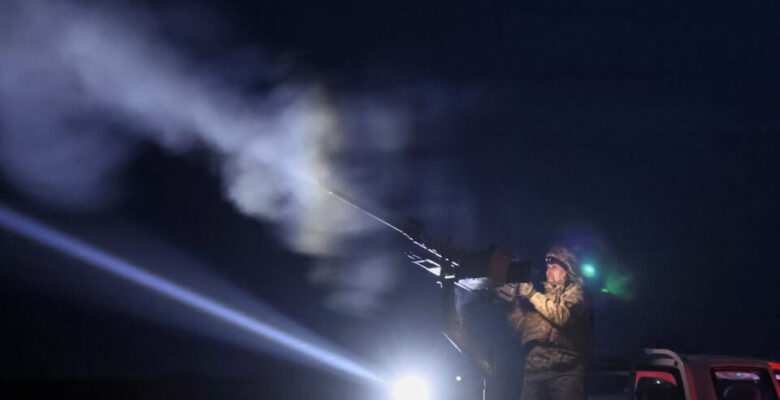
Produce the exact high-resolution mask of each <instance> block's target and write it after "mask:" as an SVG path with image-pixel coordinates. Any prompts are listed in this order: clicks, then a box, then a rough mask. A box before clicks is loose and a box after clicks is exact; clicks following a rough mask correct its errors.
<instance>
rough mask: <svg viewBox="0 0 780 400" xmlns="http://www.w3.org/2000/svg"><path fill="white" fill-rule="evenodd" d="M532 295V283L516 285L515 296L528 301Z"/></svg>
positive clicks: (533, 291) (534, 291)
mask: <svg viewBox="0 0 780 400" xmlns="http://www.w3.org/2000/svg"><path fill="white" fill-rule="evenodd" d="M534 293H536V289H534V285H533V284H532V283H528V282H523V283H519V284H518V285H517V295H518V296H520V297H525V298H526V299H530V298H531V296H533V295H534Z"/></svg>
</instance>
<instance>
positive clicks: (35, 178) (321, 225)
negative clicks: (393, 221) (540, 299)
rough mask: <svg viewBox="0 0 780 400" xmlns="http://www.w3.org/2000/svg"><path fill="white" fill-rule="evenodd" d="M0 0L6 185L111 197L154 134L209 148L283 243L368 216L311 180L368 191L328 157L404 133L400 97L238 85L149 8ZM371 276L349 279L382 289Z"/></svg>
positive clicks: (39, 194) (229, 188)
mask: <svg viewBox="0 0 780 400" xmlns="http://www.w3.org/2000/svg"><path fill="white" fill-rule="evenodd" d="M0 7H1V8H2V10H1V11H2V12H0V116H1V117H2V125H0V172H2V174H3V175H4V177H5V178H6V180H7V181H9V182H11V183H13V184H14V185H15V186H16V188H17V190H18V191H20V192H22V193H24V194H26V195H28V196H29V197H31V198H33V199H35V200H37V201H39V202H43V203H46V204H49V205H52V206H55V207H58V208H61V209H65V210H82V211H83V210H92V209H100V208H105V207H109V206H111V205H112V204H113V202H114V201H116V200H117V199H120V198H121V193H122V190H121V189H122V187H121V181H120V180H119V179H118V177H119V174H120V172H121V171H122V168H123V166H124V165H125V164H126V163H127V162H128V161H129V160H131V159H132V157H133V154H134V150H135V149H136V148H137V146H138V144H140V143H143V142H148V141H153V142H155V143H157V144H159V145H160V146H163V147H164V148H166V149H169V150H171V151H175V152H181V151H186V150H188V149H191V148H206V149H209V150H210V151H211V152H212V153H213V154H214V155H215V157H216V158H217V159H219V160H220V165H221V171H222V173H223V181H224V186H225V193H226V196H227V198H229V200H230V201H232V202H233V203H234V204H235V206H236V207H237V208H238V209H239V210H240V211H241V212H243V213H245V214H247V215H250V216H253V217H257V218H260V219H263V220H266V221H271V222H274V223H276V224H277V225H278V226H279V227H281V228H282V229H280V231H281V232H283V235H284V239H285V240H286V242H287V243H288V244H289V245H290V246H291V248H292V249H294V250H295V251H299V252H303V253H307V254H312V255H326V256H327V255H333V253H335V252H338V250H339V244H340V243H339V242H340V241H342V240H343V239H344V238H345V237H347V236H350V235H355V234H356V233H360V232H363V233H365V232H368V231H369V230H371V229H374V228H372V226H373V225H372V224H373V222H372V221H370V220H368V219H365V218H363V217H359V216H356V215H355V214H354V213H355V211H354V210H352V209H350V208H348V207H343V205H341V204H338V203H336V202H335V201H334V200H333V199H330V198H328V195H327V193H326V192H324V191H323V190H321V189H320V188H318V187H317V186H316V185H314V184H312V182H313V181H322V182H327V184H328V185H333V186H336V187H338V188H340V189H342V190H345V191H347V192H350V193H352V194H353V195H355V196H358V197H363V198H369V199H370V197H368V196H369V190H368V189H366V188H363V187H361V186H360V185H356V184H355V182H360V181H361V180H365V179H367V177H365V176H361V169H360V168H358V167H356V168H353V169H350V170H348V171H344V170H339V169H337V168H335V167H334V165H336V164H334V159H336V158H337V157H336V156H337V155H338V154H339V153H340V152H344V151H349V150H350V149H351V148H354V147H355V146H359V147H360V148H361V149H362V150H367V151H370V152H372V153H375V154H392V153H393V152H397V151H399V150H401V149H402V148H403V147H404V144H405V143H406V140H407V138H408V135H409V129H410V128H409V124H410V123H411V122H410V120H411V118H412V117H411V111H410V110H409V109H408V108H405V107H402V106H400V105H399V102H397V101H394V100H393V98H392V96H386V97H381V96H372V95H361V96H356V95H354V94H352V95H350V96H339V95H337V94H333V93H329V92H328V91H327V90H326V89H324V88H323V87H321V86H319V85H317V84H315V83H311V82H305V83H304V82H299V81H296V80H293V79H283V78H280V79H279V81H277V82H275V84H273V85H270V87H269V88H268V89H267V90H264V91H263V92H262V93H253V94H247V93H246V91H245V90H241V88H238V87H234V86H231V85H229V84H227V83H225V82H223V81H222V80H220V79H219V75H218V74H209V73H208V71H203V70H201V69H199V68H198V67H197V64H196V63H195V62H193V61H192V60H189V59H188V58H187V55H186V54H185V52H182V51H178V50H177V49H176V48H175V46H173V45H171V44H170V43H168V42H166V41H165V40H164V39H163V38H162V37H160V36H159V35H157V34H156V32H157V31H156V24H158V23H160V21H157V20H156V18H154V17H153V16H152V15H151V14H149V13H144V12H143V11H138V10H134V11H131V10H127V9H121V10H120V9H117V8H100V7H94V6H93V7H91V8H86V7H84V6H83V5H79V4H77V3H65V2H56V3H55V2H40V1H7V2H4V3H3V5H2V6H0ZM271 64H273V63H271V62H268V63H266V64H265V66H266V67H267V66H268V65H271ZM259 68H260V70H258V71H257V74H258V75H263V74H272V71H265V70H262V68H263V66H260V67H259ZM268 68H269V70H270V69H271V67H268ZM280 69H283V67H280ZM274 73H275V72H274ZM345 172H348V173H345ZM373 259H374V260H378V259H381V257H378V258H377V257H374V258H373ZM372 263H374V262H372ZM377 263H379V262H377ZM371 268H372V269H373V270H374V271H375V273H377V274H378V276H369V277H367V278H366V282H373V281H374V280H375V279H377V278H378V279H381V280H384V281H385V282H387V281H390V280H392V279H389V278H388V276H387V271H382V269H381V268H378V267H376V266H372V267H371ZM331 275H333V274H328V273H315V274H313V276H316V277H317V280H323V279H324V280H325V281H327V280H328V279H326V278H323V277H327V276H331ZM363 275H365V274H357V276H358V277H359V276H363ZM335 276H337V277H336V278H332V279H341V278H342V277H343V274H336V275H335ZM374 285H375V284H374V283H365V284H357V286H358V287H363V288H365V291H367V292H372V293H374V294H376V293H377V292H378V291H381V290H382V288H377V287H374ZM348 286H349V285H348ZM361 290H363V289H361ZM368 294H369V295H370V294H371V293H368ZM345 297H349V296H344V294H343V293H341V294H337V295H336V299H337V300H335V302H336V303H340V302H343V301H342V300H338V299H344V298H345ZM369 297H370V296H369ZM373 304H374V300H372V299H369V300H367V302H366V303H364V304H363V303H361V305H358V306H357V308H358V309H361V310H364V311H365V308H366V307H370V306H371V305H373Z"/></svg>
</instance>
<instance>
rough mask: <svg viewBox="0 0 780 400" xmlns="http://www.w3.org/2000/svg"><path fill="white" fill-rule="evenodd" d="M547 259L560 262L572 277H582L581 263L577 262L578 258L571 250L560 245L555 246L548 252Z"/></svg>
mask: <svg viewBox="0 0 780 400" xmlns="http://www.w3.org/2000/svg"><path fill="white" fill-rule="evenodd" d="M547 257H553V258H555V259H557V260H559V261H560V262H561V263H562V264H563V267H564V268H566V271H567V272H568V273H569V274H570V275H573V276H575V277H579V276H580V262H579V260H577V256H575V255H574V254H573V253H572V252H571V251H569V249H567V248H565V247H563V246H558V245H556V246H553V247H552V248H550V250H549V251H548V252H547V255H546V256H545V258H547Z"/></svg>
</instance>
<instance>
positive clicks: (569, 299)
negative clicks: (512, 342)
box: [509, 279, 591, 367]
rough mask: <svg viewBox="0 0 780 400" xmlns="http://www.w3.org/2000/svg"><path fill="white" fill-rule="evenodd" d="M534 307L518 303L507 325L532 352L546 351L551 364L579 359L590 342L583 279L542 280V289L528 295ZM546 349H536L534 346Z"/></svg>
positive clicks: (588, 317)
mask: <svg viewBox="0 0 780 400" xmlns="http://www.w3.org/2000/svg"><path fill="white" fill-rule="evenodd" d="M529 301H530V303H531V305H533V308H534V311H524V310H522V309H521V308H519V307H517V308H515V310H514V311H513V312H512V313H511V314H510V315H509V323H510V326H511V327H512V328H513V329H514V330H515V331H517V332H518V333H519V334H520V336H521V340H522V343H523V345H526V346H527V347H529V350H531V353H529V360H528V363H531V362H532V360H531V359H530V358H531V357H532V356H535V355H539V354H547V355H548V357H546V358H549V360H547V361H548V362H549V363H550V364H551V367H553V366H554V365H555V364H560V363H581V362H583V361H584V359H585V357H587V353H588V347H589V345H590V330H591V310H590V307H589V305H588V304H587V302H586V299H585V291H584V288H583V286H582V282H581V281H580V280H579V279H577V280H574V281H568V280H567V281H566V282H565V283H562V284H553V283H550V282H545V283H544V293H541V292H536V293H534V294H533V296H531V298H530V299H529ZM536 347H538V348H540V349H546V350H544V351H541V352H540V351H539V350H538V349H537V350H536V351H534V350H533V348H536Z"/></svg>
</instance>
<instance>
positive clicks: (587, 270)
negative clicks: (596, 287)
mask: <svg viewBox="0 0 780 400" xmlns="http://www.w3.org/2000/svg"><path fill="white" fill-rule="evenodd" d="M582 274H583V275H585V276H586V277H588V278H592V277H594V276H596V267H594V266H593V264H583V265H582Z"/></svg>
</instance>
